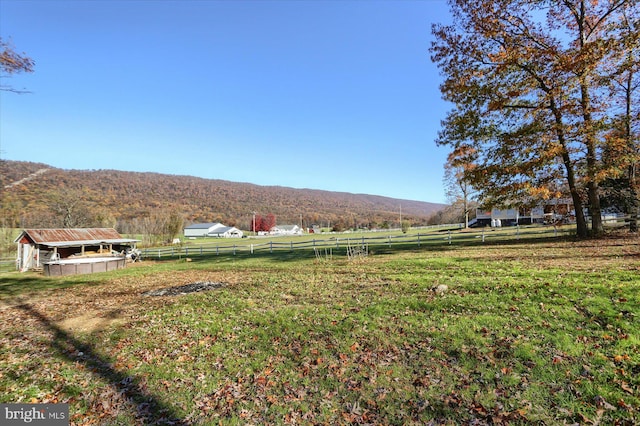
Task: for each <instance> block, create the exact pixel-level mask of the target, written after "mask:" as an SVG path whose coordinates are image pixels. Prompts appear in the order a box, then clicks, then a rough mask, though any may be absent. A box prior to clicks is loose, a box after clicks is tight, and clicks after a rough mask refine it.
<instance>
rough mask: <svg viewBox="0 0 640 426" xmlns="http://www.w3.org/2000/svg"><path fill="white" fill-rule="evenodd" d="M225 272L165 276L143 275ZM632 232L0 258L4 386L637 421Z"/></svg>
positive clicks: (470, 419) (168, 413) (159, 420)
mask: <svg viewBox="0 0 640 426" xmlns="http://www.w3.org/2000/svg"><path fill="white" fill-rule="evenodd" d="M196 282H215V283H221V284H222V286H221V287H219V288H215V289H213V290H210V291H204V292H197V293H191V294H184V295H175V296H145V295H144V294H143V293H144V292H146V291H149V290H155V289H161V288H166V287H175V286H181V285H185V284H190V283H196ZM639 289H640V238H638V237H637V236H633V237H631V236H624V235H620V236H618V237H615V238H607V239H603V240H589V241H572V240H561V239H557V240H538V241H526V242H524V241H520V242H514V243H512V244H506V245H489V244H487V245H480V244H478V245H469V246H463V247H461V246H448V245H442V246H440V247H434V246H431V247H426V246H425V247H422V248H421V249H416V248H413V249H410V250H387V251H384V250H380V251H376V249H375V248H373V250H372V253H370V254H369V256H367V257H364V258H361V259H356V260H348V259H347V257H346V256H345V255H344V254H340V253H333V257H332V258H323V259H316V258H315V257H313V256H312V255H309V256H304V255H302V254H301V253H293V254H288V255H287V254H281V255H277V256H276V255H274V256H273V257H271V256H268V255H264V256H254V257H248V256H219V257H211V258H209V259H198V260H196V261H193V262H185V261H184V260H181V261H177V260H176V261H170V262H163V263H156V262H151V261H148V262H143V263H141V264H136V265H132V266H130V267H129V268H127V269H125V270H121V271H115V272H112V273H107V274H96V275H89V276H87V275H85V276H77V277H68V278H46V277H41V276H38V275H35V274H30V273H29V274H17V273H10V274H3V275H0V302H1V304H0V401H1V402H29V403H42V402H58V403H68V404H69V405H70V412H71V423H72V424H78V425H88V424H123V425H126V424H203V425H206V424H331V425H332V424H396V425H407V424H433V425H440V424H450V425H458V424H473V425H484V424H537V425H556V424H603V425H605V424H621V425H632V424H640V412H639V410H640V300H639V298H640V296H639V293H638V290H639Z"/></svg>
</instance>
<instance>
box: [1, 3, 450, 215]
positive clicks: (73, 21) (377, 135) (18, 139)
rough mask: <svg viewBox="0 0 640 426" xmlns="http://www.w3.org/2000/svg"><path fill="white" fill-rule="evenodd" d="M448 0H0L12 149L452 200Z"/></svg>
mask: <svg viewBox="0 0 640 426" xmlns="http://www.w3.org/2000/svg"><path fill="white" fill-rule="evenodd" d="M449 21H450V18H449V15H448V7H447V5H446V2H445V1H444V0H423V1H373V0H372V1H367V0H360V1H346V0H345V1H338V0H334V1H330V0H326V1H295V0H289V1H268V0H263V1H207V0H199V1H189V0H186V1H185V0H181V1H169V0H165V1H155V0H142V1H129V0H110V1H96V0H92V1H89V0H87V1H81V0H72V1H59V0H36V1H30V0H0V35H1V36H2V38H3V40H4V41H11V43H12V44H13V45H14V47H15V49H16V50H17V51H18V52H25V53H26V54H27V55H28V56H30V57H31V58H33V59H34V60H35V61H36V68H35V73H32V74H21V75H16V76H14V77H12V78H11V79H10V80H8V81H6V82H5V83H8V84H11V85H12V86H13V87H14V88H17V89H22V88H26V89H28V90H29V91H30V92H31V93H29V94H22V95H18V94H15V93H9V92H0V150H1V155H2V157H3V158H5V159H9V160H19V161H34V162H42V163H47V164H50V165H52V166H54V167H59V168H64V169H82V170H91V169H117V170H127V171H150V172H158V173H169V174H177V175H192V176H199V177H204V178H212V179H225V180H230V181H236V182H250V183H255V184H259V185H280V186H288V187H294V188H312V189H322V190H328V191H344V192H351V193H366V194H376V195H384V196H389V197H394V198H400V199H410V200H419V201H429V202H445V197H444V191H443V185H442V174H443V164H444V161H445V158H446V155H447V150H446V148H439V147H436V145H435V143H434V140H435V138H436V136H437V131H438V129H439V126H440V120H442V119H443V118H444V117H445V114H446V111H447V109H448V106H447V104H445V103H444V101H442V100H441V97H440V92H439V90H438V85H439V83H440V81H441V79H440V76H439V74H438V70H437V68H436V66H435V65H434V64H432V63H431V61H430V59H429V51H428V49H429V46H430V42H431V40H432V36H431V24H432V23H434V22H449Z"/></svg>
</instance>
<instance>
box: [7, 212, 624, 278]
mask: <svg viewBox="0 0 640 426" xmlns="http://www.w3.org/2000/svg"><path fill="white" fill-rule="evenodd" d="M605 225H607V226H608V227H610V228H616V227H626V226H628V225H629V217H628V216H627V217H617V218H614V219H608V220H605ZM446 228H449V229H448V230H447V229H446ZM462 228H463V225H462V224H448V225H436V226H430V227H422V228H413V229H414V230H415V229H419V230H422V229H424V230H434V229H435V230H436V231H432V232H425V233H422V232H418V233H414V232H412V233H407V234H401V235H387V236H376V235H375V233H374V232H372V233H371V236H369V235H367V236H364V235H362V236H350V235H349V234H347V233H329V234H318V238H312V239H309V236H308V235H307V236H305V238H304V241H287V242H284V241H274V240H270V241H267V242H263V243H254V242H253V241H254V239H253V238H250V239H243V240H241V241H240V243H238V242H232V240H231V239H220V240H219V241H220V242H221V243H218V242H216V243H214V242H208V243H207V244H201V245H199V246H194V245H174V246H166V247H158V248H144V249H141V252H142V256H143V259H144V258H146V259H157V260H162V259H171V258H182V257H190V256H192V257H195V256H211V255H223V254H226V255H229V254H230V255H234V256H235V255H237V254H242V253H246V254H249V255H251V254H257V253H274V252H278V251H279V252H283V251H289V252H293V251H296V250H315V251H316V253H317V251H318V250H325V249H327V250H329V249H331V250H333V249H337V250H338V251H339V250H340V249H343V250H344V251H345V253H346V252H347V251H348V249H349V248H353V247H356V246H358V245H359V246H360V247H367V248H369V247H376V246H378V247H387V248H392V247H393V246H397V247H399V246H405V247H406V246H414V247H421V246H423V245H433V246H435V245H443V244H444V245H453V244H464V243H471V242H475V243H478V242H481V243H484V242H500V241H505V242H506V241H513V240H518V239H520V238H528V237H532V238H544V237H558V236H567V235H573V234H574V233H575V226H573V225H568V226H563V227H554V226H540V225H523V226H511V227H503V228H488V227H486V228H476V229H473V230H471V229H468V230H463V229H462ZM437 229H440V230H439V231H438V230H437ZM398 231H399V230H398ZM367 234H369V233H367ZM323 237H324V238H323ZM222 241H224V243H222ZM15 269H16V258H15V257H10V258H9V257H4V258H0V272H9V271H13V270H15Z"/></svg>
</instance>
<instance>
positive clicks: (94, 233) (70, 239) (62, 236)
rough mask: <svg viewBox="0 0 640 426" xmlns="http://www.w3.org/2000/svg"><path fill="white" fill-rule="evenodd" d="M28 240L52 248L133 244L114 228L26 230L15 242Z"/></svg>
mask: <svg viewBox="0 0 640 426" xmlns="http://www.w3.org/2000/svg"><path fill="white" fill-rule="evenodd" d="M25 237H26V238H27V239H29V240H30V241H32V242H33V243H35V244H44V245H50V246H62V245H89V244H100V243H107V244H117V243H132V242H136V241H139V240H132V239H130V238H122V236H121V235H120V234H119V233H118V231H116V230H115V229H113V228H69V229H25V230H24V231H22V232H21V233H20V235H19V236H18V238H16V240H15V242H18V241H20V240H21V239H23V238H25Z"/></svg>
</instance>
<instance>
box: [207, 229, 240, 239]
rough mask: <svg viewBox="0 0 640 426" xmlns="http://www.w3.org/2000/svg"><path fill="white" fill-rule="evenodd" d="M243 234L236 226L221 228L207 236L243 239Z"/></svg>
mask: <svg viewBox="0 0 640 426" xmlns="http://www.w3.org/2000/svg"><path fill="white" fill-rule="evenodd" d="M242 235H243V232H242V231H241V230H239V229H238V228H236V227H235V226H219V227H217V228H215V229H214V230H213V231H211V232H209V234H207V236H208V237H218V238H242Z"/></svg>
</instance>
